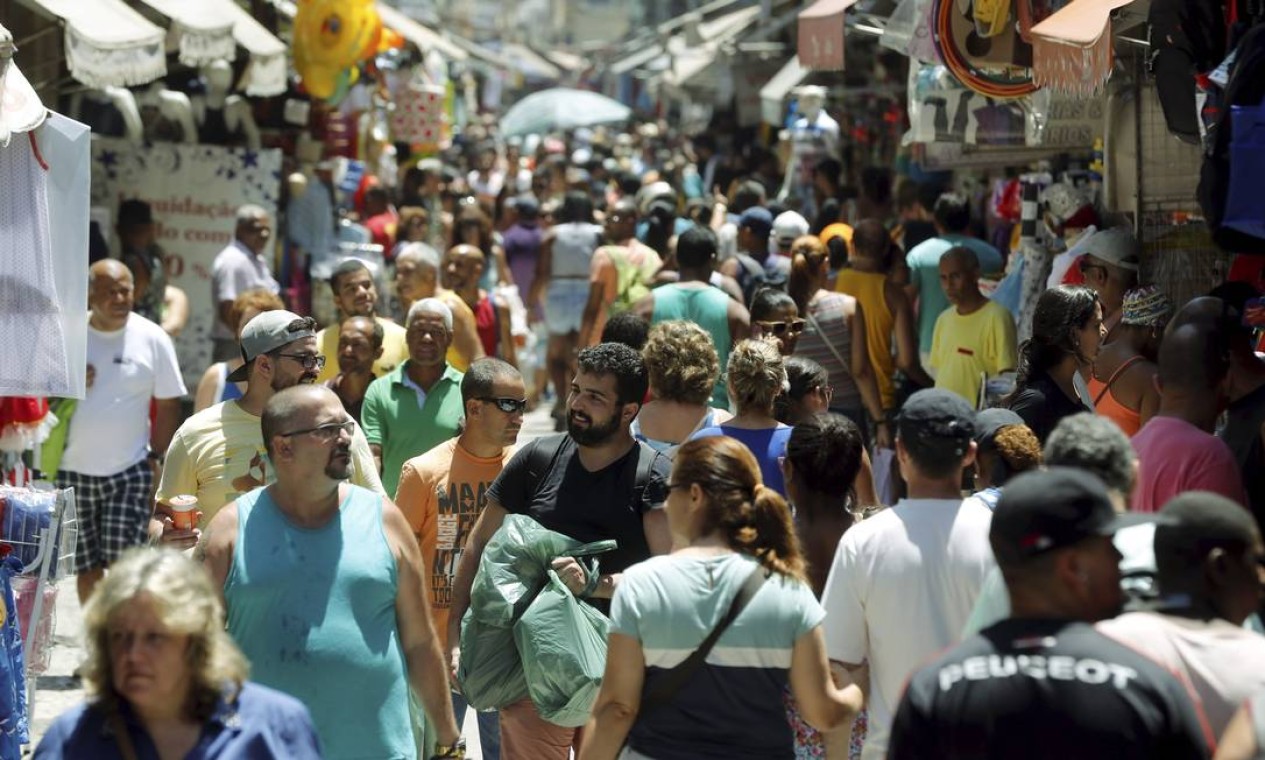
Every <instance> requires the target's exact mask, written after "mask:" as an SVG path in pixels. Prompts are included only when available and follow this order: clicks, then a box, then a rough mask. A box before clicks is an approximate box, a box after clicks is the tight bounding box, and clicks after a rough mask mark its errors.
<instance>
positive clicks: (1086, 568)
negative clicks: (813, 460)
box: [854, 467, 1215, 760]
mask: <svg viewBox="0 0 1265 760" xmlns="http://www.w3.org/2000/svg"><path fill="white" fill-rule="evenodd" d="M1139 517H1141V518H1142V519H1145V516H1140V515H1122V514H1117V513H1116V512H1115V510H1114V509H1113V508H1112V504H1111V499H1110V497H1109V496H1108V494H1107V489H1106V487H1105V486H1104V485H1103V484H1102V482H1101V481H1100V480H1098V479H1097V478H1095V477H1094V476H1093V475H1090V474H1088V473H1084V472H1080V471H1078V470H1073V469H1068V468H1062V467H1054V468H1051V469H1049V470H1047V471H1043V472H1031V473H1025V474H1023V475H1020V476H1019V477H1017V478H1015V479H1014V480H1013V481H1011V482H1010V484H1009V485H1007V486H1006V490H1005V492H1004V493H1002V496H1001V500H1000V501H999V502H998V503H997V510H996V512H994V513H993V521H992V526H991V528H990V530H989V542H990V544H991V545H992V550H993V554H994V555H995V556H996V558H997V564H998V566H999V567H1000V568H1001V572H1002V575H1003V576H1004V577H1005V580H1006V586H1007V588H1008V589H1009V591H1010V598H1011V602H1012V606H1013V608H1014V613H1013V615H1012V617H1010V618H1009V619H1007V620H1003V621H1001V622H999V623H997V624H996V625H993V626H990V627H988V628H985V629H984V630H983V631H981V632H980V633H978V634H976V635H974V636H971V637H970V638H968V639H966V640H965V641H963V642H962V643H961V644H959V645H958V646H956V647H954V648H953V649H952V650H950V651H949V652H948V653H946V654H944V655H943V656H941V657H939V658H938V659H936V660H935V661H934V662H932V664H930V665H928V666H926V667H924V668H922V669H920V670H918V671H917V672H916V673H914V674H913V676H912V677H911V678H910V679H909V685H908V687H907V688H906V689H905V694H904V697H903V699H902V700H901V702H900V707H899V709H898V710H897V711H896V718H895V721H894V723H893V724H892V731H891V743H890V751H889V754H888V755H887V757H888V758H891V759H893V760H905V758H911V759H912V758H928V757H936V758H946V759H948V760H956V759H957V758H963V759H965V758H979V757H999V758H1001V757H1005V758H1011V757H1022V758H1037V759H1038V760H1044V759H1045V758H1050V759H1051V760H1053V758H1060V759H1061V758H1070V757H1075V758H1078V759H1080V760H1096V759H1097V758H1102V759H1103V760H1107V759H1108V758H1110V759H1111V760H1131V759H1132V758H1137V759H1138V760H1142V759H1143V758H1147V759H1152V758H1173V759H1174V760H1176V759H1177V758H1204V757H1208V755H1209V748H1210V747H1211V746H1212V744H1213V743H1214V742H1215V737H1213V736H1212V735H1211V732H1208V731H1207V730H1206V722H1205V720H1204V718H1203V716H1202V710H1201V708H1200V707H1199V706H1198V705H1197V704H1194V703H1192V701H1191V699H1190V698H1189V696H1188V693H1187V690H1186V688H1185V687H1184V686H1183V685H1182V684H1181V682H1179V681H1178V680H1177V679H1176V678H1174V677H1173V676H1172V675H1170V674H1169V673H1168V672H1166V671H1165V670H1164V669H1163V668H1162V667H1160V666H1159V665H1157V664H1156V663H1154V662H1152V661H1151V660H1149V659H1147V658H1146V657H1145V656H1143V655H1142V654H1140V653H1139V652H1136V651H1134V650H1133V649H1131V648H1129V647H1128V646H1125V645H1124V644H1122V643H1119V642H1118V641H1115V640H1113V639H1111V638H1109V637H1107V636H1104V635H1103V634H1102V633H1099V632H1098V631H1096V630H1094V628H1093V627H1092V626H1091V625H1090V623H1092V622H1094V621H1097V620H1102V619H1105V618H1110V617H1112V616H1114V615H1116V614H1117V613H1119V612H1120V608H1121V605H1122V604H1123V603H1124V595H1123V593H1122V592H1121V590H1120V569H1119V567H1118V563H1119V561H1120V553H1119V552H1118V551H1116V548H1115V546H1113V545H1112V539H1111V537H1112V535H1113V534H1114V533H1115V532H1116V531H1118V530H1120V529H1121V528H1123V527H1125V526H1126V525H1128V524H1129V523H1130V522H1134V521H1136V520H1137V518H1139ZM854 530H855V529H854Z"/></svg>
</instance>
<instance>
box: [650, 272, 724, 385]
mask: <svg viewBox="0 0 1265 760" xmlns="http://www.w3.org/2000/svg"><path fill="white" fill-rule="evenodd" d="M672 319H687V320H689V321H691V322H694V323H695V324H697V325H698V326H699V327H701V328H703V329H704V330H706V331H707V332H709V333H711V335H712V337H713V338H714V339H715V345H716V355H717V357H718V358H719V359H720V376H719V377H717V378H716V386H715V388H713V389H712V406H714V407H717V408H719V409H728V408H729V394H728V392H727V391H726V390H725V365H726V364H728V363H729V350H730V349H731V348H732V347H733V339H732V338H731V337H730V335H729V296H727V295H725V293H724V291H722V290H720V289H718V288H713V287H710V286H709V287H705V288H698V287H693V286H683V285H678V284H676V283H673V284H671V285H664V286H663V287H661V288H658V289H656V290H655V291H654V316H653V318H652V319H651V320H650V324H652V325H654V324H658V323H659V322H667V321H668V320H672Z"/></svg>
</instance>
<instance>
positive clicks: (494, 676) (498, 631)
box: [457, 610, 527, 710]
mask: <svg viewBox="0 0 1265 760" xmlns="http://www.w3.org/2000/svg"><path fill="white" fill-rule="evenodd" d="M457 684H458V685H459V686H460V687H461V694H462V696H464V697H465V699H466V701H467V702H469V703H470V706H472V707H474V708H475V709H476V710H496V709H499V708H502V707H505V706H506V705H512V704H514V703H515V702H517V701H519V700H521V699H522V698H523V697H525V696H527V678H526V676H525V675H524V674H523V662H522V659H521V658H520V657H519V654H518V648H517V647H516V646H515V645H514V629H513V628H506V627H502V626H497V625H491V624H488V623H482V622H480V621H479V620H477V619H476V618H475V617H474V615H473V614H472V610H466V615H465V617H463V618H462V619H461V664H460V665H458V666H457Z"/></svg>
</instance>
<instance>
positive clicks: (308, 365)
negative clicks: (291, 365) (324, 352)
mask: <svg viewBox="0 0 1265 760" xmlns="http://www.w3.org/2000/svg"><path fill="white" fill-rule="evenodd" d="M277 356H284V357H285V358H287V359H293V360H295V361H296V362H298V363H299V364H302V365H303V369H308V370H312V369H315V370H321V369H324V368H325V357H324V356H321V355H320V354H277Z"/></svg>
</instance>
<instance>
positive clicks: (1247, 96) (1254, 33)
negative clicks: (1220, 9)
mask: <svg viewBox="0 0 1265 760" xmlns="http://www.w3.org/2000/svg"><path fill="white" fill-rule="evenodd" d="M1233 55H1234V61H1233V63H1232V64H1231V65H1230V71H1229V78H1228V79H1227V80H1226V85H1225V89H1224V90H1223V91H1222V95H1221V98H1220V103H1221V112H1220V115H1219V116H1218V118H1217V120H1216V121H1215V122H1214V123H1213V125H1212V127H1211V129H1210V132H1209V135H1208V148H1207V150H1206V151H1205V155H1204V161H1203V167H1202V168H1201V169H1200V174H1199V191H1198V194H1199V205H1200V206H1201V207H1202V208H1203V212H1204V218H1205V219H1206V220H1207V222H1208V227H1209V229H1210V230H1212V237H1213V240H1214V241H1216V243H1217V245H1218V246H1220V247H1221V248H1222V249H1224V250H1227V251H1231V252H1234V253H1253V254H1262V255H1265V194H1262V193H1261V191H1260V185H1259V181H1260V177H1261V176H1265V105H1263V104H1262V101H1265V26H1256V27H1253V28H1252V29H1251V30H1249V31H1248V32H1247V34H1245V35H1244V36H1243V39H1242V40H1241V41H1240V42H1239V44H1238V47H1237V48H1235V51H1234V53H1233Z"/></svg>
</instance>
